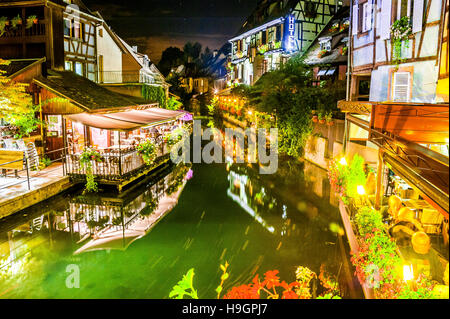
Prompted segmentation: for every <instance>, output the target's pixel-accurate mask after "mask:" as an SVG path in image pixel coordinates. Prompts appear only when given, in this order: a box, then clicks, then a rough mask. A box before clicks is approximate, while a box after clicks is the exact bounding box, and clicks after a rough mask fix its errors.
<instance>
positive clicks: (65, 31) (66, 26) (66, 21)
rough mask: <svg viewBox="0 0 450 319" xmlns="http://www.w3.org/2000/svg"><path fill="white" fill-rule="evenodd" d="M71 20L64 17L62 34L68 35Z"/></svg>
mask: <svg viewBox="0 0 450 319" xmlns="http://www.w3.org/2000/svg"><path fill="white" fill-rule="evenodd" d="M70 29H71V22H70V20H69V19H64V35H65V36H68V37H70Z"/></svg>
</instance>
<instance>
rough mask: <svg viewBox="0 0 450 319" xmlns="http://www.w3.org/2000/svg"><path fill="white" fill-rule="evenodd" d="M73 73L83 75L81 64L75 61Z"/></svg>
mask: <svg viewBox="0 0 450 319" xmlns="http://www.w3.org/2000/svg"><path fill="white" fill-rule="evenodd" d="M74 71H75V73H76V74H78V75H81V76H83V64H82V63H80V62H75V70H74Z"/></svg>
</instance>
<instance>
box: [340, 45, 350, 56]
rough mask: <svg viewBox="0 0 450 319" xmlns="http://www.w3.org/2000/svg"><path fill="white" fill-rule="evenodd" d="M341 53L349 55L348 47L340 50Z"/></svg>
mask: <svg viewBox="0 0 450 319" xmlns="http://www.w3.org/2000/svg"><path fill="white" fill-rule="evenodd" d="M339 52H340V53H341V55H347V52H348V46H343V47H341V48H340V49H339Z"/></svg>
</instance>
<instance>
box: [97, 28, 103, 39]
mask: <svg viewBox="0 0 450 319" xmlns="http://www.w3.org/2000/svg"><path fill="white" fill-rule="evenodd" d="M98 36H99V37H100V38H103V29H102V28H99V29H98Z"/></svg>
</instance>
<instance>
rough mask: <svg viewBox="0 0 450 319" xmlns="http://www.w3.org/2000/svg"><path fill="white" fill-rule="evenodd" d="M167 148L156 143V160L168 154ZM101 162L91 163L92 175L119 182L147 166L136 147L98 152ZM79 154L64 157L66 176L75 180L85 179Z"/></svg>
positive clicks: (84, 168) (162, 143)
mask: <svg viewBox="0 0 450 319" xmlns="http://www.w3.org/2000/svg"><path fill="white" fill-rule="evenodd" d="M169 152H170V151H169V147H168V146H167V145H166V144H165V143H164V142H162V141H160V142H159V143H157V158H159V157H162V156H164V155H167V154H169ZM100 154H101V156H102V161H100V162H96V161H91V169H92V174H93V175H94V176H95V177H96V178H98V179H101V180H106V181H120V180H124V179H126V178H127V177H128V176H130V175H133V174H134V173H135V172H137V171H139V170H141V169H143V168H144V167H145V166H146V165H147V164H146V163H145V162H144V160H143V159H142V156H141V155H140V154H139V153H138V150H137V148H136V146H128V147H127V146H124V147H123V148H121V149H115V150H104V151H101V152H100ZM80 158H81V154H67V155H66V161H65V162H66V169H67V174H69V175H70V176H73V177H75V178H85V176H86V174H87V168H86V165H82V164H81V163H80Z"/></svg>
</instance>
